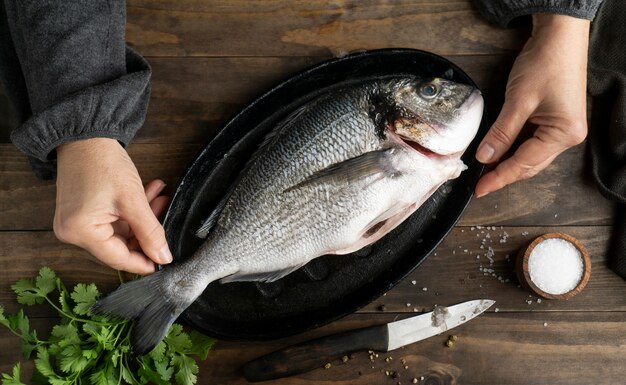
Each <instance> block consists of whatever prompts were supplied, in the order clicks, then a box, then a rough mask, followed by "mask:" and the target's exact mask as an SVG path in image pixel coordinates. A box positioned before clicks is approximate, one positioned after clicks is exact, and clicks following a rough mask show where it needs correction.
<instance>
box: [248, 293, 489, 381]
mask: <svg viewBox="0 0 626 385" xmlns="http://www.w3.org/2000/svg"><path fill="white" fill-rule="evenodd" d="M494 303H495V301H492V300H489V299H477V300H473V301H467V302H463V303H460V304H458V305H454V306H449V307H443V306H437V307H435V310H433V311H432V312H430V313H425V314H421V315H418V316H415V317H410V318H406V319H403V320H400V321H395V322H390V323H388V324H383V325H377V326H371V327H366V328H362V329H355V330H350V331H346V332H342V333H337V334H331V335H328V336H325V337H321V338H318V339H315V340H312V341H306V342H303V343H300V344H298V345H293V346H290V347H287V348H284V349H282V350H278V351H276V352H273V353H270V354H267V355H265V356H262V357H260V358H257V359H255V360H252V361H250V362H248V363H247V364H245V365H244V366H243V374H244V377H245V378H246V380H248V381H249V382H258V381H266V380H273V379H276V378H282V377H288V376H292V375H295V374H300V373H304V372H308V371H309V370H312V369H316V368H319V367H321V366H322V365H323V364H324V363H326V362H329V361H331V360H334V359H336V358H339V357H342V356H344V355H346V354H350V353H353V352H356V351H360V350H376V351H380V352H388V351H390V350H394V349H398V348H400V347H402V346H405V345H408V344H412V343H414V342H417V341H421V340H423V339H426V338H428V337H432V336H434V335H437V334H440V333H443V332H445V331H446V330H449V329H452V328H454V327H457V326H459V325H461V324H463V323H465V322H467V321H469V320H471V319H472V318H474V317H476V316H477V315H479V314H481V313H482V312H484V311H485V310H487V309H488V308H489V307H490V306H491V305H493V304H494Z"/></svg>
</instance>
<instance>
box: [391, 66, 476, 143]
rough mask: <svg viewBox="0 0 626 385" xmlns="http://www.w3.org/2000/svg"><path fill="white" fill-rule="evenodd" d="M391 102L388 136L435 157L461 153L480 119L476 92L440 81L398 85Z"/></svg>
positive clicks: (472, 88) (471, 138) (412, 81)
mask: <svg viewBox="0 0 626 385" xmlns="http://www.w3.org/2000/svg"><path fill="white" fill-rule="evenodd" d="M393 99H394V100H393V101H394V104H395V107H396V109H395V112H394V115H393V117H392V119H391V120H390V121H389V123H390V130H391V132H392V135H393V136H394V137H399V138H401V139H402V140H403V141H404V142H406V143H408V144H409V145H411V147H413V148H414V149H418V150H422V151H427V152H430V153H435V154H437V155H452V154H457V153H462V152H463V151H465V149H466V148H467V147H468V146H469V144H470V143H471V141H472V140H473V139H474V136H476V133H477V132H478V127H479V126H480V121H481V119H482V115H483V107H484V101H483V97H482V95H481V93H480V91H479V90H478V89H477V88H475V87H472V86H470V85H466V84H461V83H456V82H452V81H450V80H444V79H440V78H434V79H412V80H410V81H406V82H401V83H398V84H397V85H396V87H395V89H394V91H393ZM418 147H419V148H418Z"/></svg>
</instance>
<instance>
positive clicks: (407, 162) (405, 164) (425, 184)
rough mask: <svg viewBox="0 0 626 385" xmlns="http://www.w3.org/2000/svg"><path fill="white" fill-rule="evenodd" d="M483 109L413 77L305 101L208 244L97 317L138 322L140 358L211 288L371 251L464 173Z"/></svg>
mask: <svg viewBox="0 0 626 385" xmlns="http://www.w3.org/2000/svg"><path fill="white" fill-rule="evenodd" d="M424 87H428V91H429V93H428V94H425V93H424V89H425V88H424ZM433 88H434V89H436V90H437V95H431V92H432V89H433ZM482 108H483V101H482V97H481V96H480V92H478V91H477V90H476V89H474V88H473V87H470V86H467V85H462V84H456V83H453V82H450V81H446V80H442V79H420V78H414V77H397V78H389V79H384V80H371V81H365V82H363V83H361V84H357V85H350V86H346V87H344V88H342V89H339V90H336V91H334V92H332V93H326V94H324V95H322V96H319V97H317V98H315V99H314V100H312V101H310V102H308V103H305V104H304V105H303V106H301V107H300V108H299V109H297V110H296V111H294V112H293V113H292V114H291V115H290V116H288V117H287V118H286V119H284V120H283V121H282V122H281V123H279V125H278V126H277V127H276V128H274V130H273V131H272V133H271V134H270V136H269V137H268V138H266V140H265V141H264V143H263V144H261V146H260V148H259V149H258V150H257V152H256V153H255V155H254V156H253V158H252V160H251V161H250V163H249V164H248V165H247V166H246V167H245V168H244V170H243V171H242V172H241V175H240V176H239V178H238V179H237V180H236V181H235V183H234V184H233V186H231V189H230V191H229V192H228V193H227V194H226V196H225V197H224V198H223V201H222V202H221V203H220V204H218V205H217V209H216V210H221V211H218V212H216V213H215V215H211V217H210V218H209V219H208V220H207V222H206V223H205V225H203V228H205V227H206V229H207V230H208V236H207V238H206V240H205V241H204V243H203V244H202V245H201V246H200V248H199V249H198V250H197V251H196V252H195V253H194V255H192V256H191V257H190V258H188V259H187V260H186V261H184V262H182V263H176V264H172V265H168V266H165V267H164V269H163V270H161V271H159V272H157V273H155V274H152V275H151V276H148V277H146V278H143V279H140V280H137V281H133V282H129V283H126V284H123V285H122V286H121V287H120V288H118V289H117V290H116V291H115V292H113V293H112V294H110V295H109V296H108V297H106V298H104V299H102V300H100V301H99V302H98V303H97V304H96V305H95V306H94V308H93V311H94V313H95V314H112V315H115V314H123V315H125V316H128V317H131V318H136V319H137V323H136V326H135V333H134V336H135V337H134V342H133V345H134V347H135V349H136V350H135V351H136V352H138V353H143V352H147V351H148V350H150V349H152V347H154V346H155V345H156V344H157V343H158V342H159V341H160V340H161V339H162V338H163V336H164V335H165V333H166V331H167V329H168V328H169V326H170V325H171V323H173V322H174V320H175V319H176V318H177V317H178V315H179V314H180V313H181V312H182V311H183V310H184V309H185V308H187V307H188V306H189V305H190V304H191V303H192V302H193V301H194V300H195V299H196V298H197V297H198V296H200V295H201V294H202V292H203V290H204V289H205V288H206V286H207V285H209V284H210V283H211V282H214V281H216V280H221V281H222V282H224V283H225V282H232V281H265V282H272V281H275V280H277V279H280V278H281V277H283V276H285V275H286V274H289V273H290V272H292V271H294V270H296V269H298V268H299V267H301V266H303V265H304V264H306V263H307V262H309V261H311V260H312V259H314V258H317V257H319V256H321V255H325V254H347V253H350V252H353V251H356V250H359V249H361V248H363V247H365V246H368V245H370V244H372V243H373V242H375V241H376V240H378V239H380V238H381V237H382V236H384V235H385V234H387V233H388V232H389V231H391V230H392V229H393V228H395V227H396V226H398V225H399V224H400V223H401V222H402V221H403V220H404V219H406V218H407V217H408V216H409V215H410V214H411V213H413V212H414V211H415V210H417V208H418V207H419V206H420V205H421V204H422V203H423V202H424V201H425V200H426V199H427V198H428V197H429V196H430V195H431V194H432V193H433V192H434V191H435V190H436V189H437V188H438V187H439V186H440V185H441V184H443V183H444V182H445V181H447V180H449V179H452V178H456V177H457V176H458V175H459V174H460V173H461V172H462V171H463V169H464V168H465V165H464V164H463V162H462V161H461V160H460V157H461V154H462V153H463V151H464V150H465V148H467V146H468V145H469V143H470V141H471V139H472V138H473V137H474V135H475V134H476V131H477V129H478V126H479V124H480V119H481V117H482ZM395 119H399V120H400V121H399V122H400V123H397V122H396V121H395ZM396 123H397V124H396ZM397 127H400V129H398V128H397ZM138 298H139V300H138Z"/></svg>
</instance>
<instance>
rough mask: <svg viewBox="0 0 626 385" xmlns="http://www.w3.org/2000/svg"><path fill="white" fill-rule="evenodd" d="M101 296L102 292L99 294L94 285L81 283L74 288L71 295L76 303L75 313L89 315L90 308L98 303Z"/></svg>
mask: <svg viewBox="0 0 626 385" xmlns="http://www.w3.org/2000/svg"><path fill="white" fill-rule="evenodd" d="M99 296H100V292H98V288H97V287H96V285H95V284H93V283H92V284H89V285H85V284H84V283H79V284H78V285H76V286H74V291H73V292H72V295H71V297H72V299H73V300H74V302H75V303H76V306H74V313H76V314H78V315H86V314H88V313H89V308H90V307H91V306H92V305H93V304H94V303H96V300H97V299H98V297H99Z"/></svg>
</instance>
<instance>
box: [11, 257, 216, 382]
mask: <svg viewBox="0 0 626 385" xmlns="http://www.w3.org/2000/svg"><path fill="white" fill-rule="evenodd" d="M11 288H12V289H13V291H15V293H16V294H17V302H19V303H20V304H23V305H29V306H30V305H34V304H42V303H44V302H45V303H48V305H50V306H52V307H53V308H54V309H56V311H57V312H58V313H59V316H60V317H61V319H60V322H59V323H58V324H57V325H55V326H54V327H53V328H52V332H51V335H50V338H48V339H47V340H42V339H39V338H38V337H37V332H36V331H35V330H31V329H30V325H29V321H28V318H27V317H26V315H24V311H23V310H22V309H20V310H19V311H18V312H17V313H15V314H5V313H4V309H3V308H2V307H1V306H0V324H1V325H4V326H6V327H7V328H9V330H11V332H13V333H14V334H15V335H17V336H18V337H20V342H21V350H22V354H23V355H24V357H25V358H26V359H30V358H31V356H32V355H33V353H35V355H36V358H35V369H36V370H35V373H34V375H33V382H35V383H38V384H52V385H72V384H94V385H112V384H131V385H135V384H147V383H154V384H157V385H167V384H171V383H174V382H175V383H176V384H178V385H191V384H195V383H196V381H197V374H198V365H197V364H196V361H195V360H194V359H193V358H192V357H190V355H196V356H198V357H199V358H201V359H203V360H204V359H206V357H207V354H208V352H209V350H210V349H211V346H212V345H213V343H214V340H213V339H211V338H209V337H207V336H204V335H202V334H200V333H198V332H196V331H192V332H191V333H189V334H187V333H186V332H184V331H183V328H182V326H180V325H178V324H174V325H172V327H171V328H170V330H169V332H168V334H167V336H166V337H165V339H164V340H163V341H162V342H161V343H159V345H157V346H156V348H155V349H154V350H153V351H151V352H150V353H148V354H147V355H144V356H139V357H137V356H134V355H132V353H131V342H130V332H131V326H132V322H130V321H124V320H111V319H108V318H106V317H101V316H94V315H92V314H91V313H90V312H89V308H90V307H91V306H92V305H93V304H94V303H95V302H96V301H97V300H98V298H99V297H100V292H99V291H98V288H97V287H96V285H95V284H93V283H92V284H88V285H87V284H83V283H79V284H77V285H76V286H74V288H73V290H72V292H71V293H70V292H69V291H68V290H67V289H66V288H65V286H64V285H63V283H62V282H61V280H60V279H59V278H58V277H57V276H56V274H55V273H54V271H52V270H51V269H49V268H47V267H44V268H42V269H41V270H40V271H39V274H38V275H37V277H35V278H33V279H21V280H19V281H17V282H16V283H15V284H14V285H12V286H11ZM54 293H57V295H56V296H53V294H54ZM55 299H56V300H55ZM2 384H3V385H20V384H23V383H22V382H21V379H20V364H19V363H17V364H16V365H15V366H14V367H13V372H12V374H2Z"/></svg>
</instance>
